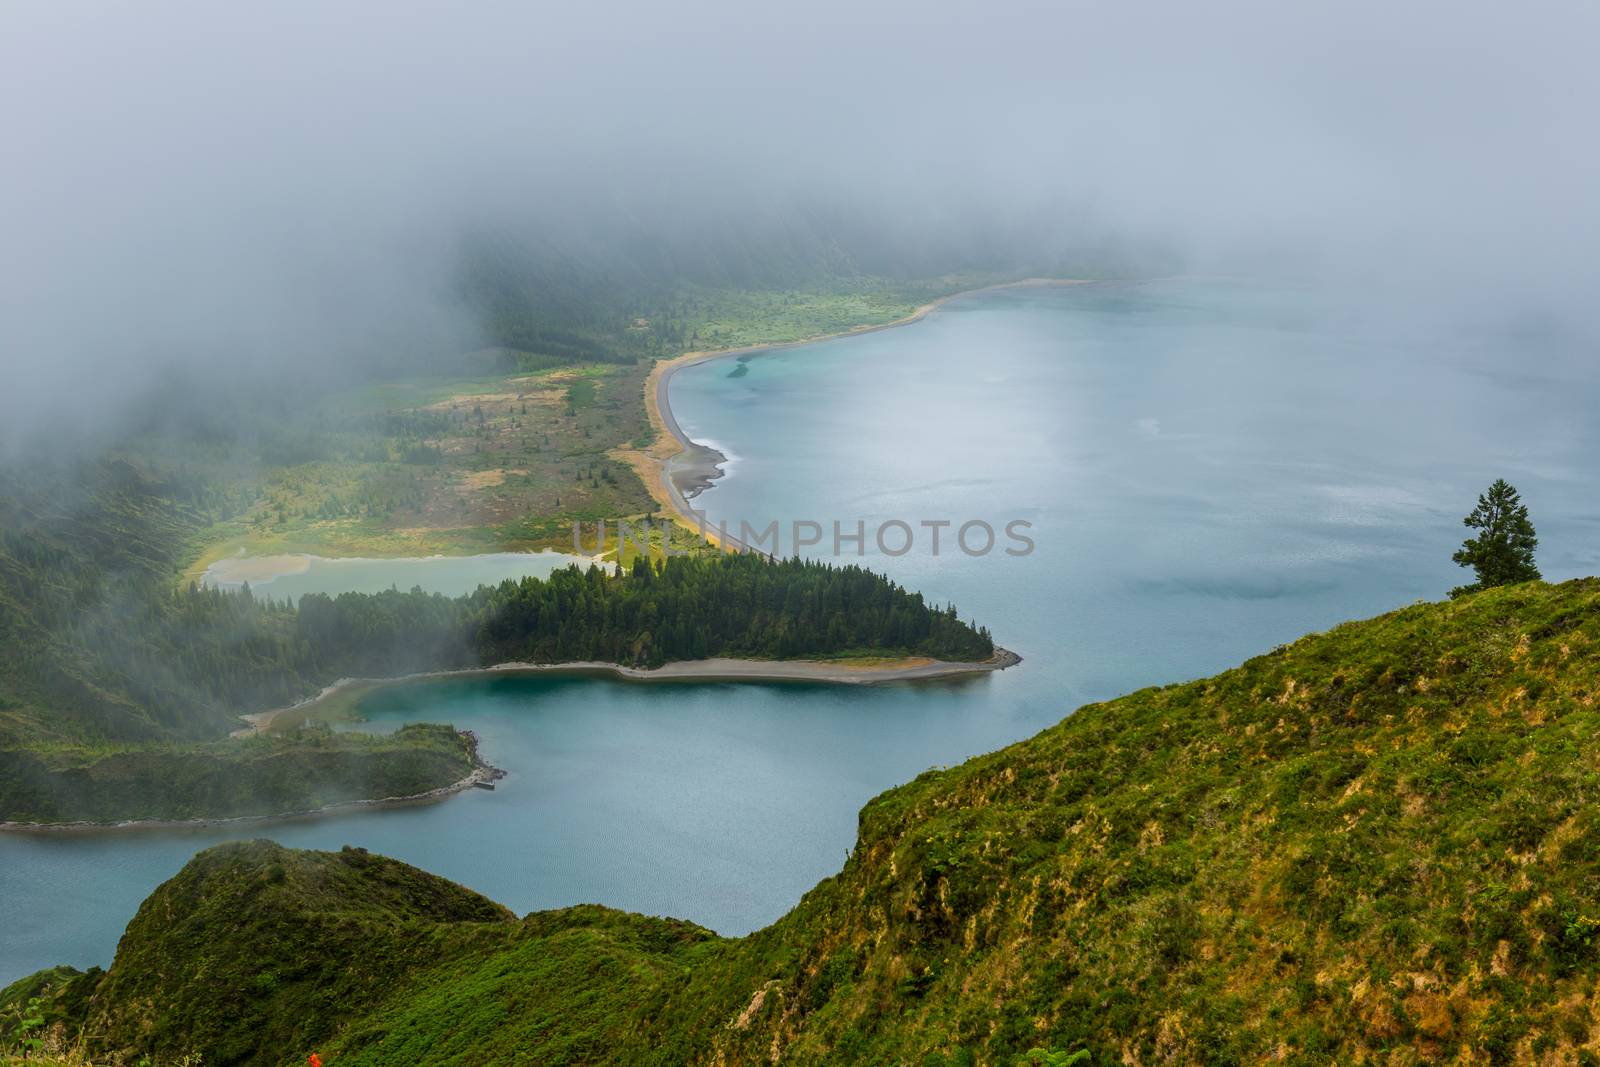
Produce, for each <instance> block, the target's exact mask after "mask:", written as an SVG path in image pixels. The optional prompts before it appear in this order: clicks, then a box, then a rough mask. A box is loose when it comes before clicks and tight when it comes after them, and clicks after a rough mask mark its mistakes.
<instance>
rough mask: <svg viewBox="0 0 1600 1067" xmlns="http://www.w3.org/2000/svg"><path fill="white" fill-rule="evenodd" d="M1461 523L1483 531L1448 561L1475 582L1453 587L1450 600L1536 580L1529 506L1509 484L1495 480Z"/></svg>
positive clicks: (1535, 541) (1536, 544) (1535, 538)
mask: <svg viewBox="0 0 1600 1067" xmlns="http://www.w3.org/2000/svg"><path fill="white" fill-rule="evenodd" d="M1461 521H1462V522H1463V523H1464V524H1465V525H1467V526H1470V527H1472V528H1473V529H1474V530H1481V531H1483V532H1482V533H1480V534H1478V536H1477V537H1469V538H1467V539H1466V540H1465V541H1463V542H1461V548H1460V549H1458V550H1457V551H1456V554H1455V555H1453V556H1451V557H1450V558H1451V559H1453V560H1455V561H1456V562H1457V563H1459V564H1460V565H1461V566H1463V567H1471V568H1472V570H1473V572H1474V573H1475V574H1477V576H1478V580H1477V581H1476V582H1474V583H1472V584H1471V585H1458V586H1456V587H1455V588H1454V589H1452V590H1450V595H1451V596H1452V597H1458V596H1464V595H1465V594H1467V593H1475V592H1477V591H1478V590H1480V589H1488V588H1490V587H1491V586H1496V585H1515V584H1516V583H1517V582H1531V581H1533V580H1534V579H1535V578H1538V577H1539V568H1538V567H1536V566H1535V565H1534V562H1533V550H1534V549H1535V548H1537V547H1539V538H1538V536H1537V535H1536V534H1535V533H1534V532H1533V523H1531V522H1529V521H1528V505H1526V504H1524V503H1523V502H1522V498H1521V497H1519V496H1518V495H1517V491H1516V489H1515V488H1513V487H1512V485H1511V483H1509V482H1507V481H1506V480H1505V479H1504V478H1497V479H1495V483H1494V484H1493V485H1491V486H1490V487H1489V491H1488V492H1486V493H1484V494H1483V495H1481V496H1479V497H1478V506H1477V507H1476V508H1474V509H1473V511H1472V514H1471V515H1468V516H1467V517H1466V518H1464V519H1462V520H1461Z"/></svg>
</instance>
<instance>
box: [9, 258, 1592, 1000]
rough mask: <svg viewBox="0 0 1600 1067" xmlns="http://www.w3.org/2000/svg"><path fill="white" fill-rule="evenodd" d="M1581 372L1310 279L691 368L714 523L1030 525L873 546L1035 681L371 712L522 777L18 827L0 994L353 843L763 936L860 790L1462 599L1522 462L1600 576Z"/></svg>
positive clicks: (105, 956)
mask: <svg viewBox="0 0 1600 1067" xmlns="http://www.w3.org/2000/svg"><path fill="white" fill-rule="evenodd" d="M1585 355H1586V354H1585V353H1577V354H1576V355H1575V354H1574V353H1571V352H1568V351H1566V350H1565V349H1563V348H1562V347H1561V346H1560V345H1558V344H1556V343H1555V342H1554V341H1553V340H1551V339H1550V338H1549V337H1547V336H1544V335H1539V334H1534V335H1532V336H1531V337H1530V336H1528V335H1518V336H1514V337H1513V336H1509V335H1507V336H1487V337H1486V336H1481V335H1473V334H1472V333H1471V332H1470V331H1467V330H1464V329H1457V328H1455V327H1451V328H1448V329H1447V328H1445V327H1441V326H1439V325H1437V324H1424V323H1420V322H1418V321H1416V320H1412V319H1406V318H1396V317H1392V316H1384V317H1378V316H1375V315H1368V314H1365V313H1363V312H1362V311H1361V310H1360V309H1359V308H1353V307H1352V306H1350V305H1348V304H1343V303H1340V302H1339V301H1336V300H1332V299H1330V298H1329V297H1327V296H1325V295H1321V294H1317V293H1314V292H1309V291H1304V290H1295V289H1274V288H1266V287H1260V286H1247V285H1242V284H1233V283H1218V282H1194V281H1187V282H1164V283H1156V284H1143V285H1104V286H1086V287H1080V288H1070V289H1049V290H1022V291H1005V292H992V293H986V294H980V295H975V296H971V297H967V298H963V299H961V300H958V301H955V302H953V303H951V304H949V305H947V306H946V307H944V308H942V309H941V310H939V311H938V312H936V313H935V314H933V315H931V316H930V317H928V318H927V319H925V320H924V321H922V322H920V323H918V324H915V325H913V326H909V327H906V328H904V329H897V330H890V331H884V332H880V333H874V334H869V335H865V336H861V337H856V338H849V339H845V340H840V341H834V342H827V343H823V344H818V345H813V346H810V347H807V348H803V349H795V350H789V351H785V352H781V353H773V354H769V355H765V356H760V357H757V358H755V359H751V360H749V361H748V362H747V364H746V366H747V368H748V369H747V370H746V372H745V373H743V374H741V375H738V376H736V377H730V376H729V373H730V371H731V370H732V369H733V366H734V365H733V364H732V363H730V362H725V361H724V362H715V363H710V364H704V365H701V366H699V367H694V368H690V369H688V370H685V371H683V372H681V373H679V374H678V375H677V377H676V378H674V380H673V385H672V404H673V410H674V411H675V412H676V413H677V414H678V416H679V420H680V422H681V423H682V424H683V426H684V427H685V428H686V429H687V430H688V431H689V432H690V433H691V434H692V435H694V436H696V437H697V438H700V439H703V440H707V441H708V442H711V443H714V444H716V445H717V446H718V447H720V448H721V449H723V450H724V451H725V452H727V453H728V454H729V455H730V457H731V461H730V464H729V473H728V475H727V476H726V477H725V478H723V479H722V480H721V481H720V482H718V483H717V485H716V486H715V487H714V488H712V489H711V490H709V491H707V492H706V493H704V494H703V495H701V496H700V497H699V498H697V500H696V503H697V504H698V505H701V506H703V507H705V509H706V510H707V512H708V514H709V515H710V517H711V518H712V519H713V520H717V519H727V520H732V522H733V523H734V525H735V526H737V523H738V520H739V519H740V518H743V519H745V520H747V521H749V522H751V523H752V525H755V526H757V527H761V526H764V525H765V524H766V523H767V522H768V521H771V520H777V521H779V522H781V523H785V524H787V523H789V522H791V521H793V520H795V519H808V520H813V521H817V522H819V523H821V524H823V526H824V528H825V529H829V530H830V532H831V523H832V522H833V521H834V520H839V521H840V522H841V523H842V524H843V525H844V526H845V528H846V530H849V529H852V528H853V527H854V524H855V522H856V521H857V520H860V521H862V522H863V523H864V524H866V526H867V528H868V529H872V528H874V527H876V526H877V525H878V524H880V523H882V522H885V521H888V520H891V519H899V520H901V521H905V522H907V523H909V524H911V525H912V526H913V527H917V525H918V524H919V523H920V522H921V521H923V520H925V519H926V520H937V519H947V520H951V521H953V522H956V523H960V522H964V521H967V520H970V519H983V520H986V521H989V522H991V523H992V524H994V525H995V526H996V527H1001V526H1003V525H1004V523H1005V522H1008V521H1011V520H1013V519H1024V520H1027V521H1029V522H1031V523H1032V524H1033V526H1032V529H1031V531H1030V536H1032V537H1033V539H1034V541H1035V543H1036V545H1037V548H1036V551H1034V552H1033V553H1032V554H1031V555H1028V556H1024V557H1010V556H1005V555H1003V554H1001V553H999V552H996V553H994V554H991V555H987V556H980V557H969V556H966V555H964V554H962V553H961V552H959V551H950V550H949V549H948V547H947V548H946V550H945V551H943V552H942V553H941V554H940V555H938V556H934V555H932V554H931V552H930V551H928V547H929V546H928V545H927V544H926V542H925V541H924V542H923V543H922V544H921V545H919V546H918V547H917V548H914V549H913V551H911V552H910V553H908V554H906V555H903V556H898V557H894V558H885V557H881V556H878V555H876V554H875V551H874V550H872V546H871V545H870V543H869V545H868V549H869V555H868V556H867V558H866V562H868V563H870V564H871V565H873V566H876V567H881V568H883V569H886V570H888V571H889V572H890V573H891V574H893V575H894V576H895V577H896V578H897V579H898V580H899V581H901V582H902V583H904V584H905V585H907V586H909V587H911V588H914V589H919V590H921V591H923V592H924V593H925V594H927V595H928V596H930V597H931V598H933V599H935V600H939V601H944V600H951V601H954V602H955V603H956V604H957V605H958V606H960V608H961V609H962V611H963V613H964V614H966V615H968V616H970V617H974V618H976V619H978V620H980V621H982V622H984V623H986V624H987V625H988V626H990V627H991V628H992V629H993V631H994V633H995V636H996V638H997V640H998V641H999V642H1000V643H1001V644H1004V645H1005V646H1007V647H1009V648H1012V649H1014V650H1015V651H1017V652H1019V653H1021V654H1022V655H1023V656H1024V657H1025V662H1024V663H1023V664H1022V665H1021V666H1020V667H1017V668H1014V669H1012V670H1009V671H1006V672H1004V673H1003V674H1000V675H995V676H992V677H986V678H979V679H973V680H968V681H962V682H952V683H939V684H922V685H916V686H902V687H887V688H879V689H867V690H862V689H840V688H830V687H824V686H814V685H796V684H788V685H749V684H737V685H735V684H683V685H677V684H674V685H641V684H628V683H623V682H616V681H607V680H596V679H577V678H562V679H528V678H520V679H519V678H496V679H490V680H474V681H442V682H435V683H431V684H427V685H420V686H414V687H409V688H403V689H391V690H387V691H382V692H379V693H377V694H375V695H374V696H373V697H371V698H370V699H369V700H368V701H367V703H366V705H365V711H366V713H367V714H368V715H369V717H370V718H371V719H372V720H373V722H374V724H375V725H376V726H377V727H378V728H388V727H392V726H394V725H398V724H399V723H401V722H405V721H412V720H433V721H449V722H454V723H456V724H457V725H459V726H464V727H470V728H472V729H474V730H476V731H478V733H479V734H480V735H481V736H482V738H483V742H484V751H485V753H486V755H487V756H488V758H489V759H490V760H491V761H492V762H494V763H495V764H497V765H498V766H501V767H504V768H506V769H507V770H508V771H509V772H510V776H509V777H508V778H507V779H506V780H505V781H504V782H503V783H502V784H501V787H500V788H499V790H497V791H496V792H493V793H487V792H479V791H472V792H469V793H467V794H465V795H462V796H459V797H456V798H453V799H451V800H449V801H447V802H445V803H442V804H437V805H433V806H429V807H419V808H409V809H403V810H396V811H387V812H380V813H365V814H360V815H351V816H348V817H341V818H335V819H327V820H320V821H312V822H305V823H296V824H276V825H271V826H264V827H255V828H251V829H249V830H247V831H245V832H244V833H237V832H227V831H192V832H168V831H161V832H155V831H151V832H134V833H126V834H99V835H92V836H80V835H52V836H38V837H25V836H4V837H0V982H3V981H6V980H9V979H12V978H15V977H17V976H19V975H21V974H23V973H26V972H28V971H31V970H34V969H36V968H38V967H42V966H45V965H48V964H53V963H72V964H76V965H79V966H84V965H88V964H93V963H100V964H105V963H108V962H110V958H111V955H112V952H113V950H114V948H115V945H116V940H117V938H118V936H119V935H120V933H121V930H122V927H123V925H124V924H125V923H126V922H127V920H128V918H129V917H131V916H132V914H133V912H134V910H135V909H136V907H137V906H138V903H139V901H140V900H141V899H142V898H143V897H144V896H145V895H146V894H147V893H148V892H149V891H150V890H151V889H152V888H153V887H154V886H155V885H156V884H158V883H159V882H160V881H161V880H163V879H164V878H166V877H169V876H170V875H171V874H172V873H174V872H175V871H176V870H177V869H178V868H179V867H181V866H182V864H183V863H184V862H185V860H187V859H188V857H189V856H190V855H192V854H193V853H194V852H195V851H196V850H197V849H199V848H202V847H204V846H206V845H208V844H211V843H214V842H217V841H222V840H227V839H229V838H232V837H237V836H266V837H272V838H274V839H276V840H278V841H281V842H283V843H284V844H287V845H292V846H299V847H314V848H337V847H339V846H340V845H343V844H354V845H361V846H364V847H367V848H370V849H373V850H376V851H380V852H384V853H387V854H389V855H393V856H397V857H399V858H401V859H404V860H408V861H410V862H413V863H416V864H419V865H421V866H423V867H426V868H428V869H429V870H432V871H436V872H438V873H440V874H443V875H445V876H447V877H450V878H453V879H456V880H457V881H460V882H463V883H465V884H466V885H469V886H471V887H473V888H475V889H478V890H480V891H482V892H484V893H486V894H488V895H489V896H491V897H493V898H495V899H497V900H499V901H502V902H504V903H505V904H507V905H509V906H510V907H512V908H513V909H515V910H517V911H519V912H520V911H529V910H533V909H536V908H549V907H557V906H562V905H567V904H574V903H579V902H585V901H595V902H600V903H604V904H609V905H613V906H616V907H621V908H627V909H631V910H636V911H642V912H649V913H658V914H670V915H676V916H680V917H683V918H688V919H692V920H695V921H697V922H700V923H703V924H705V925H707V926H710V927H712V928H714V929H716V930H719V931H721V932H723V933H728V934H738V933H743V932H745V931H748V930H750V929H753V928H756V927H759V926H761V925H764V924H766V923H768V922H770V921H772V920H773V919H775V918H777V917H778V916H779V915H780V914H782V913H783V912H784V911H785V910H787V909H788V908H789V907H791V906H792V905H793V904H794V903H795V902H796V901H797V900H798V899H799V897H800V895H801V894H802V893H803V892H804V891H805V890H806V889H808V888H809V887H810V886H811V885H813V884H814V883H815V882H816V881H817V880H818V879H820V878H822V877H825V876H827V875H828V874H831V873H833V872H834V871H836V870H837V869H838V866H839V864H840V862H841V861H842V860H843V858H844V855H845V851H846V850H847V849H848V848H849V847H850V846H851V844H852V843H853V840H854V836H855V827H856V812H857V810H858V809H859V808H860V806H861V805H862V804H863V803H864V802H865V801H866V800H867V799H869V798H870V797H871V796H873V795H874V794H876V793H878V792H880V791H882V790H883V789H886V788H889V787H891V786H893V785H895V784H897V783H900V782H903V781H906V780H907V779H909V778H911V777H913V776H914V775H916V774H917V773H919V772H920V771H922V770H925V769H927V768H928V767H930V766H935V765H944V764H952V763H956V762H959V761H960V760H962V759H964V758H966V757H968V756H970V755H973V754H975V753H979V752H984V751H989V750H992V749H995V748H997V747H1000V746H1003V745H1005V744H1007V743H1010V742H1012V741H1016V740H1020V739H1022V738H1025V737H1027V736H1029V735H1031V734H1033V733H1035V732H1036V731H1038V730H1039V729H1041V728H1043V727H1045V726H1047V725H1049V724H1051V723H1053V722H1055V721H1057V720H1059V719H1060V718H1061V717H1063V716H1064V715H1066V714H1068V713H1069V712H1070V711H1071V710H1072V709H1073V708H1074V707H1076V706H1078V705H1080V704H1082V703H1084V702H1086V701H1091V700H1098V699H1103V698H1106V697H1110V696H1115V695H1117V694H1118V693H1122V692H1125V691H1127V690H1129V689H1133V688H1136V687H1139V686H1143V685H1148V684H1153V683H1161V682H1170V681H1176V680H1179V679H1183V678H1189V677H1194V676H1197V675H1202V674H1207V673H1211V672H1214V671H1216V670H1219V669H1222V668H1225V667H1227V666H1230V665H1232V664H1234V663H1236V662H1238V661H1240V660H1241V659H1244V658H1246V657H1248V656H1250V655H1253V654H1255V653H1258V652H1261V651H1265V650H1267V649H1270V648H1271V647H1273V646H1274V645H1276V644H1279V643H1281V642H1284V641H1287V640H1290V639H1293V638H1294V637H1296V636H1298V635H1300V634H1303V633H1306V632H1308V631H1312V630H1317V629H1323V628H1326V627H1327V626H1329V625H1331V624H1333V623H1335V622H1338V621H1340V620H1343V619H1347V618H1355V617H1361V616H1367V615H1372V614H1376V613H1378V612H1381V611H1384V610H1387V609H1389V608H1393V607H1397V606H1400V605H1403V604H1406V603H1409V602H1411V601H1414V600H1417V599H1419V598H1437V597H1440V596H1442V595H1443V593H1444V591H1445V590H1447V589H1448V588H1449V587H1450V586H1451V585H1454V584H1457V583H1458V582H1460V581H1461V580H1462V572H1461V571H1459V569H1458V568H1456V567H1455V566H1453V565H1452V564H1451V563H1450V561H1449V555H1450V552H1451V551H1452V550H1453V549H1454V548H1455V546H1456V545H1457V544H1458V543H1459V541H1460V539H1461V537H1462V536H1463V529H1462V527H1461V522H1460V516H1461V515H1463V514H1465V513H1466V511H1467V510H1469V509H1470V507H1471V505H1472V503H1473V502H1474V500H1475V498H1476V494H1477V493H1478V492H1479V491H1480V490H1481V489H1482V488H1483V487H1484V486H1485V485H1487V483H1488V482H1489V481H1491V480H1492V479H1493V478H1494V477H1496V476H1502V475H1503V476H1505V477H1506V478H1508V479H1510V480H1511V481H1512V482H1514V483H1515V484H1516V485H1517V486H1518V487H1519V488H1520V489H1521V490H1522V491H1523V495H1524V498H1525V499H1526V500H1527V501H1528V503H1529V504H1530V506H1531V508H1532V510H1533V516H1534V519H1535V521H1536V522H1537V524H1538V527H1539V532H1540V535H1541V538H1542V546H1541V551H1540V562H1541V564H1542V566H1543V568H1544V571H1545V574H1546V576H1547V577H1550V578H1563V577H1571V576H1575V575H1579V574H1590V573H1594V572H1595V571H1596V570H1597V569H1600V568H1597V565H1596V564H1597V560H1596V546H1597V544H1600V541H1597V539H1596V537H1595V534H1596V532H1597V529H1600V507H1597V506H1596V503H1595V502H1596V501H1597V500H1600V495H1597V493H1596V488H1597V484H1596V483H1597V479H1596V477H1595V475H1594V473H1593V472H1594V470H1595V460H1596V458H1597V456H1600V441H1597V439H1596V437H1597V434H1596V422H1595V420H1594V419H1593V417H1592V414H1591V413H1592V412H1593V411H1594V410H1596V406H1595V405H1596V401H1597V400H1600V395H1597V394H1600V381H1597V379H1600V371H1597V369H1596V367H1595V365H1594V361H1593V360H1592V357H1589V358H1583V357H1584V356H1585ZM948 536H949V535H948V533H947V534H946V537H948ZM830 540H831V538H830ZM869 541H870V538H869ZM824 547H825V548H827V547H830V546H826V545H825V546H824ZM813 551H814V550H813ZM851 558H854V557H851Z"/></svg>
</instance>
